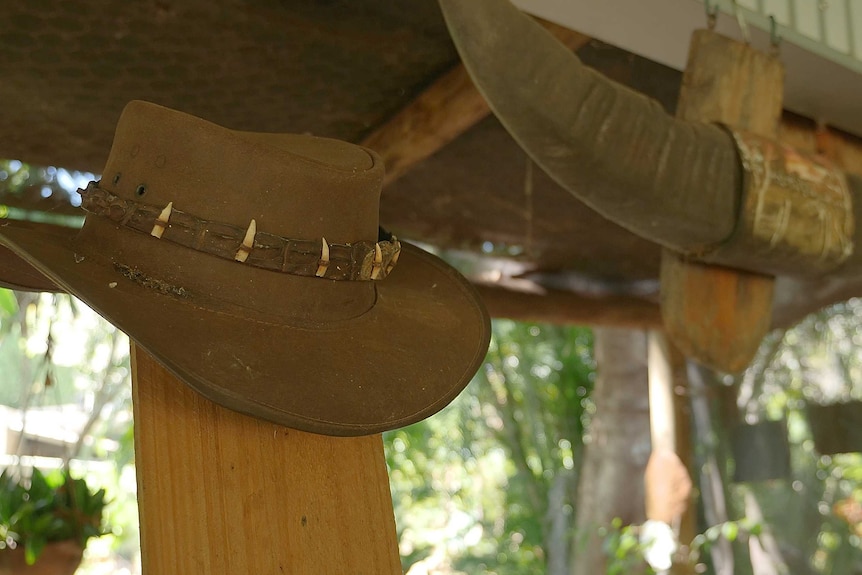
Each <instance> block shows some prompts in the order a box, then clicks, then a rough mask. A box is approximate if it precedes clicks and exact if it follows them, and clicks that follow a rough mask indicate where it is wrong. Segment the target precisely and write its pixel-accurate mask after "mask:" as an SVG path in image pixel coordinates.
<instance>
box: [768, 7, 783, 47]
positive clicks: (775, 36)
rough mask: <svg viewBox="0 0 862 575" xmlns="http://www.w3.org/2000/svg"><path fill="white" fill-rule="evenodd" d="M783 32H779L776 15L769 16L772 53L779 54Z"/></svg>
mask: <svg viewBox="0 0 862 575" xmlns="http://www.w3.org/2000/svg"><path fill="white" fill-rule="evenodd" d="M782 39H783V38H782V37H781V34H779V33H778V23H777V22H776V21H775V16H774V15H772V14H770V16H769V43H770V44H771V45H772V53H773V54H776V55H777V54H778V52H779V49H780V46H781V40H782Z"/></svg>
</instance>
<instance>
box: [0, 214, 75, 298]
mask: <svg viewBox="0 0 862 575" xmlns="http://www.w3.org/2000/svg"><path fill="white" fill-rule="evenodd" d="M0 225H2V226H3V227H6V225H7V224H6V223H5V222H4V224H0ZM16 225H17V226H19V227H33V228H34V229H35V228H39V227H40V226H41V227H42V228H43V231H45V233H51V232H52V231H53V232H55V233H59V234H60V236H61V237H62V236H64V235H68V234H69V233H70V230H69V228H60V227H57V226H51V225H48V224H31V223H28V222H17V223H16ZM0 287H4V288H8V289H13V290H17V291H34V292H58V291H62V290H61V289H60V288H59V287H57V284H55V283H54V282H52V281H51V280H50V279H48V278H47V277H45V275H44V274H42V273H41V272H39V271H38V270H37V269H36V268H34V267H33V266H32V265H30V264H29V263H27V262H26V261H25V260H23V259H22V258H21V257H20V256H19V255H18V254H16V253H15V252H13V251H12V250H10V249H9V248H7V247H6V246H4V245H2V244H0Z"/></svg>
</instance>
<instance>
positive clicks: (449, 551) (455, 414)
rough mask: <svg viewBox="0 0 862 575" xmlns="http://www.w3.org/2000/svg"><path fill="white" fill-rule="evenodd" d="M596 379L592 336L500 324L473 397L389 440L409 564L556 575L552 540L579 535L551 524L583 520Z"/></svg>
mask: <svg viewBox="0 0 862 575" xmlns="http://www.w3.org/2000/svg"><path fill="white" fill-rule="evenodd" d="M593 373H594V362H593V357H592V333H591V332H590V331H589V330H588V329H584V328H571V327H557V326H546V325H537V324H523V323H515V322H510V321H495V322H494V324H493V337H492V342H491V348H490V350H489V353H488V356H487V357H486V361H485V364H484V365H483V367H482V368H481V369H480V371H479V373H478V374H477V376H476V378H475V379H474V381H473V382H472V383H471V384H470V385H469V386H468V388H467V389H466V391H465V392H464V393H462V394H461V396H459V397H458V398H457V399H456V400H455V401H454V402H453V403H452V405H450V406H449V407H448V408H446V409H444V410H443V411H442V412H441V413H439V414H438V415H436V416H434V417H432V418H430V419H428V420H426V421H424V422H421V423H418V424H416V425H413V426H410V427H408V428H405V429H400V430H396V431H393V432H389V433H387V434H386V435H385V444H386V458H387V463H388V465H389V467H390V478H391V485H392V492H393V500H394V501H395V507H396V517H397V518H398V520H397V524H398V526H399V529H400V531H401V533H400V536H401V537H400V540H401V551H402V554H403V556H404V564H405V568H407V567H409V566H410V565H412V564H414V563H417V562H419V561H421V562H422V564H421V567H422V568H423V569H426V568H427V569H432V568H434V566H435V565H436V566H437V567H438V568H440V569H442V568H443V567H444V565H443V564H442V563H439V562H440V561H444V559H443V558H445V561H450V562H451V564H447V565H448V566H447V567H446V568H447V569H454V570H455V572H459V573H461V572H463V573H471V574H473V573H477V574H480V573H495V574H497V575H507V574H511V575H515V574H518V575H521V574H525V575H528V574H536V575H539V574H542V573H544V572H545V561H546V559H547V549H546V547H547V545H548V543H549V541H550V539H551V538H552V537H556V538H557V539H558V540H559V539H562V540H563V541H565V540H567V539H568V538H569V537H570V533H569V532H568V531H565V530H564V531H561V532H554V533H553V534H552V533H551V529H550V523H549V517H552V516H555V514H556V515H557V516H558V515H560V514H562V516H564V517H570V516H571V515H572V510H573V501H572V500H571V494H572V491H573V490H572V489H571V485H572V479H573V478H574V476H575V475H574V472H575V470H576V469H577V467H578V465H579V462H580V454H581V446H582V434H583V433H582V431H583V416H584V413H585V410H586V406H587V405H588V403H589V401H588V395H589V391H590V390H591V389H592V382H593V377H594V376H593ZM555 484H558V487H562V488H563V489H562V500H561V501H560V502H558V503H556V504H555V507H554V508H553V509H550V505H551V504H550V498H551V492H552V491H553V490H554V485H555ZM435 530H436V534H433V533H432V532H434V531H435ZM441 533H442V534H443V535H442V539H441V535H440V534H441ZM563 546H564V547H565V545H563ZM435 561H438V563H435ZM416 569H417V570H419V565H417V567H416Z"/></svg>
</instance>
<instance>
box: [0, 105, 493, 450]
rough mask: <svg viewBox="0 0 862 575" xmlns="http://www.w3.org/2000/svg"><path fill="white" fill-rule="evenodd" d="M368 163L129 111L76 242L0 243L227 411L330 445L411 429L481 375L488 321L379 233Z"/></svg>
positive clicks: (85, 197)
mask: <svg viewBox="0 0 862 575" xmlns="http://www.w3.org/2000/svg"><path fill="white" fill-rule="evenodd" d="M382 177H383V166H382V163H381V160H380V158H379V157H378V156H377V155H376V154H374V153H373V152H371V151H369V150H366V149H363V148H361V147H358V146H355V145H352V144H348V143H345V142H340V141H336V140H330V139H325V138H315V137H312V136H298V135H282V134H255V133H247V132H237V131H233V130H228V129H225V128H222V127H220V126H216V125H215V124H212V123H210V122H207V121H204V120H201V119H199V118H195V117H193V116H189V115H187V114H184V113H181V112H177V111H173V110H169V109H166V108H163V107H160V106H156V105H154V104H150V103H146V102H132V103H130V104H129V105H128V106H127V107H126V109H125V110H124V111H123V114H122V116H121V118H120V121H119V124H118V126H117V131H116V135H115V138H114V143H113V146H112V148H111V152H110V156H109V158H108V162H107V165H106V166H105V170H104V172H103V176H102V180H101V181H100V182H94V183H91V184H90V185H89V186H88V187H87V189H86V190H82V191H81V195H82V207H83V208H84V209H85V210H86V211H87V216H86V221H85V223H84V227H83V228H82V229H81V231H80V232H77V233H74V232H71V233H68V235H66V236H59V237H58V236H57V235H56V234H48V233H43V232H42V231H40V230H39V229H38V228H34V227H33V226H26V225H19V224H18V223H16V222H8V223H7V225H4V226H0V243H3V244H5V245H6V246H8V247H9V248H10V249H11V250H12V251H13V252H15V253H16V254H18V255H19V256H21V257H23V258H24V259H25V260H27V261H28V262H29V263H30V264H32V265H33V266H34V267H36V268H37V269H38V270H39V271H40V272H42V273H44V274H45V275H47V276H48V277H49V278H50V279H51V280H52V281H54V282H55V283H56V284H57V285H58V286H60V287H61V288H63V289H65V290H67V291H69V292H70V293H72V294H74V295H76V296H78V297H80V298H81V299H82V300H84V301H85V302H86V303H88V304H89V305H90V306H92V307H93V308H94V309H95V310H96V311H98V312H99V313H100V314H101V315H103V316H104V317H105V318H106V319H108V320H109V321H111V322H112V323H114V324H115V325H117V327H119V328H120V329H122V330H124V331H125V332H126V333H128V335H129V336H130V337H131V338H132V339H133V340H135V341H136V342H137V343H138V344H139V345H140V346H142V347H143V348H144V349H146V350H147V351H149V352H150V353H151V354H152V355H154V356H155V357H156V358H157V359H158V360H159V361H160V362H161V363H163V364H164V365H165V366H166V367H167V368H168V369H169V370H170V371H172V372H173V373H174V374H176V375H177V376H178V377H179V378H180V379H182V380H183V381H185V382H186V383H188V384H189V385H190V386H192V387H193V388H194V389H196V390H198V391H199V392H200V393H202V394H203V395H205V396H207V397H209V398H210V399H212V400H213V401H216V402H218V403H220V404H222V405H224V406H226V407H229V408H231V409H234V410H237V411H241V412H244V413H248V414H251V415H254V416H257V417H261V418H264V419H268V420H271V421H274V422H277V423H281V424H284V425H288V426H291V427H295V428H298V429H303V430H306V431H312V432H317V433H325V434H331V435H361V434H368V433H375V432H379V431H384V430H387V429H392V428H395V427H400V426H403V425H407V424H409V423H413V422H416V421H418V420H420V419H423V418H425V417H427V416H429V415H431V414H433V413H435V412H436V411H438V410H439V409H441V408H442V407H444V406H445V405H446V404H448V403H449V402H450V401H451V400H452V399H453V398H454V397H455V396H456V395H457V394H458V393H459V392H460V391H461V390H462V389H463V388H464V386H465V385H466V384H467V383H468V382H469V381H470V379H471V377H472V376H473V374H474V373H475V371H476V370H477V369H478V367H479V365H480V364H481V362H482V361H483V358H484V355H485V352H486V350H487V346H488V341H489V337H490V329H489V320H488V316H487V313H486V311H485V310H484V307H483V306H482V304H481V301H480V299H479V296H478V295H477V293H476V291H475V290H474V289H473V287H472V286H471V285H470V284H469V283H468V282H467V281H466V280H465V279H464V278H463V277H462V276H461V275H460V274H459V273H458V272H456V271H455V270H454V269H452V268H451V267H450V266H448V265H447V264H446V263H444V262H443V261H442V260H440V259H439V258H437V257H436V256H433V255H431V254H429V253H427V252H425V251H423V250H421V249H419V248H417V247H415V246H412V245H410V244H407V243H404V242H399V241H398V240H397V239H396V238H394V237H389V236H388V235H387V234H386V233H385V232H381V229H380V228H379V225H378V207H379V206H378V203H379V196H380V191H381V185H382Z"/></svg>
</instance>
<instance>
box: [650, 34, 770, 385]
mask: <svg viewBox="0 0 862 575" xmlns="http://www.w3.org/2000/svg"><path fill="white" fill-rule="evenodd" d="M783 88H784V69H783V67H782V66H781V62H779V60H778V58H777V57H775V56H774V55H770V54H766V53H763V52H759V51H757V50H755V49H754V48H752V47H751V46H748V45H746V44H741V43H739V42H736V41H734V40H731V39H729V38H725V37H723V36H720V35H719V34H716V33H715V32H712V31H710V30H698V31H696V32H695V33H694V35H693V36H692V41H691V48H690V50H689V59H688V64H687V66H686V70H685V73H684V75H683V81H682V89H681V92H680V97H679V104H678V107H677V116H678V117H680V118H682V119H685V120H690V121H700V122H721V123H724V124H727V125H728V126H733V127H735V128H740V129H745V130H748V131H750V132H754V133H756V134H759V135H762V136H767V137H775V136H776V133H777V130H778V122H779V119H780V117H781V102H782V91H783ZM661 267H662V269H661V310H662V319H663V321H664V325H665V329H666V330H667V334H668V336H669V337H670V338H671V339H672V340H673V342H674V344H675V345H676V346H677V347H678V348H679V349H680V350H681V351H682V352H683V353H685V354H686V355H687V356H689V357H692V358H694V359H696V360H698V361H700V362H701V363H704V364H706V365H709V366H711V367H714V368H716V369H719V370H722V371H729V372H738V371H741V370H743V369H745V367H747V366H748V364H749V363H750V362H751V360H752V359H753V357H754V354H755V353H756V352H757V348H758V347H759V345H760V342H761V341H762V340H763V336H764V335H766V332H767V331H768V330H769V326H770V323H771V317H772V293H773V287H774V278H772V277H770V276H764V275H761V274H756V273H752V272H746V271H741V270H736V269H730V268H724V267H720V266H714V265H709V264H703V263H697V262H691V261H687V260H685V259H684V258H683V257H682V256H680V255H679V254H676V253H675V252H671V251H669V250H664V251H663V253H662V264H661Z"/></svg>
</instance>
